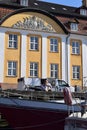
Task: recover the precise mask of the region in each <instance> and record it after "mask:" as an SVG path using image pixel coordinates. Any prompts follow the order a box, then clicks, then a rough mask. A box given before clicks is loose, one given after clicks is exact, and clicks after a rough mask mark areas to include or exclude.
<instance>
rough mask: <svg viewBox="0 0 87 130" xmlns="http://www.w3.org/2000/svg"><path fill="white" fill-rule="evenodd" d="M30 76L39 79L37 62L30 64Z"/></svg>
mask: <svg viewBox="0 0 87 130" xmlns="http://www.w3.org/2000/svg"><path fill="white" fill-rule="evenodd" d="M30 76H31V77H38V63H36V62H31V63H30Z"/></svg>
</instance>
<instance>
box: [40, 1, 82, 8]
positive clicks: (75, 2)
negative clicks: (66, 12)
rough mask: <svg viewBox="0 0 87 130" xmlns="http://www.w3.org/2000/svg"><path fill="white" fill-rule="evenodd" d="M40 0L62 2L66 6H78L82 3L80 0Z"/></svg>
mask: <svg viewBox="0 0 87 130" xmlns="http://www.w3.org/2000/svg"><path fill="white" fill-rule="evenodd" d="M42 1H46V2H51V3H56V4H62V5H67V6H73V7H80V6H81V5H82V0H42Z"/></svg>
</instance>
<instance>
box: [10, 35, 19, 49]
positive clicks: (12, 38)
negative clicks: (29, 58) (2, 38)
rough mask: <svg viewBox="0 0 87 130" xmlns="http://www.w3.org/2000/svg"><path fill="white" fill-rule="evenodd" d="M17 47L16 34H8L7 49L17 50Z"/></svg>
mask: <svg viewBox="0 0 87 130" xmlns="http://www.w3.org/2000/svg"><path fill="white" fill-rule="evenodd" d="M17 46H18V36H17V35H16V34H9V40H8V48H14V49H17Z"/></svg>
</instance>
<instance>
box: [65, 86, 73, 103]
mask: <svg viewBox="0 0 87 130" xmlns="http://www.w3.org/2000/svg"><path fill="white" fill-rule="evenodd" d="M63 94H64V101H65V103H66V104H67V105H72V94H71V92H70V89H69V88H68V87H65V88H64V89H63Z"/></svg>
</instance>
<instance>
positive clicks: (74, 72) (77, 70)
mask: <svg viewBox="0 0 87 130" xmlns="http://www.w3.org/2000/svg"><path fill="white" fill-rule="evenodd" d="M72 78H73V79H80V66H76V65H74V66H72Z"/></svg>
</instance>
